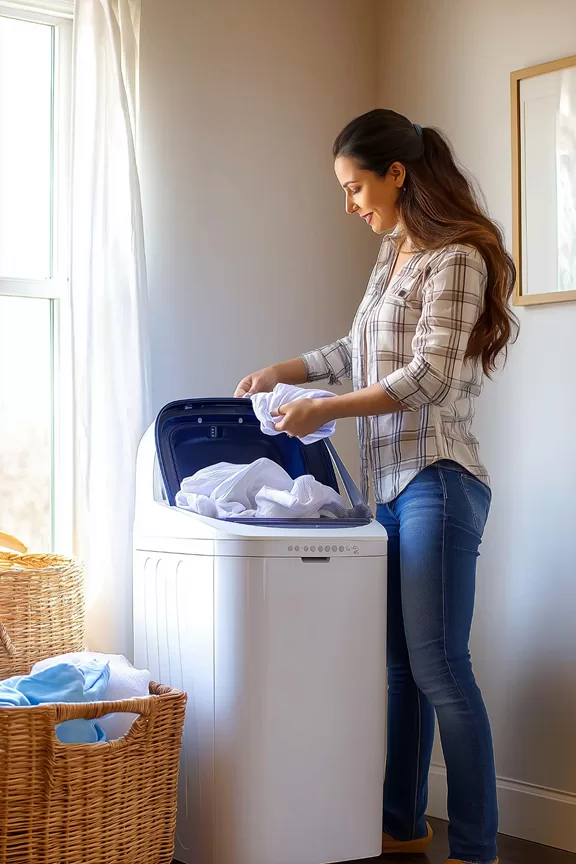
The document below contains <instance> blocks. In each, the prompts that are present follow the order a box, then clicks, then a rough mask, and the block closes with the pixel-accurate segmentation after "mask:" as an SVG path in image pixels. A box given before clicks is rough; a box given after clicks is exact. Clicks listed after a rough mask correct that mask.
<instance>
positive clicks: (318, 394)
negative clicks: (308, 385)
mask: <svg viewBox="0 0 576 864" xmlns="http://www.w3.org/2000/svg"><path fill="white" fill-rule="evenodd" d="M329 396H334V393H329V392H328V391H327V390H305V389H304V388H303V387H293V386H292V385H291V384H277V385H276V387H274V390H272V392H271V393H255V394H254V395H253V396H251V397H250V398H251V399H252V407H253V408H254V413H255V414H256V417H257V418H258V420H259V421H260V428H261V429H262V432H264V434H265V435H280V434H281V432H279V431H278V430H277V429H276V428H275V425H276V423H279V422H280V420H281V419H282V418H281V417H274V416H272V415H273V413H274V412H275V411H278V408H280V406H281V405H286V403H287V402H295V401H296V400H297V399H326V398H327V397H329ZM335 429H336V421H335V420H331V421H330V423H325V424H324V425H323V426H321V427H320V428H319V429H317V430H316V432H312V433H311V434H310V435H305V436H304V438H302V439H301V441H302V443H303V444H314V442H315V441H319V440H320V439H321V438H328V436H330V435H333V434H334V430H335Z"/></svg>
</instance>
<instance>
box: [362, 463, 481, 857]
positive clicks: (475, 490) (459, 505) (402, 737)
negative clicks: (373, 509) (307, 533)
mask: <svg viewBox="0 0 576 864" xmlns="http://www.w3.org/2000/svg"><path fill="white" fill-rule="evenodd" d="M490 500H491V495H490V490H489V489H488V487H487V486H485V485H484V484H483V483H481V482H480V481H479V480H477V479H476V478H475V477H474V476H473V475H472V474H469V473H468V472H467V471H466V470H465V469H464V468H461V467H460V466H459V465H457V464H456V463H454V462H449V461H443V462H437V463H435V464H434V465H431V466H429V467H428V468H425V469H424V470H423V471H422V472H421V473H420V474H418V476H417V477H416V478H415V479H414V480H413V481H412V482H411V483H410V484H409V486H408V487H407V488H406V489H405V490H404V491H403V492H401V494H400V495H399V496H398V497H397V498H396V499H395V500H394V501H392V502H391V503H390V504H379V505H378V509H377V519H378V521H379V522H381V524H382V525H384V527H385V528H386V530H387V532H388V647H387V663H388V755H387V764H386V780H385V784H384V831H385V832H386V833H387V834H390V835H391V836H392V837H394V838H395V839H396V840H412V839H416V838H419V837H424V836H426V818H425V812H426V806H427V798H428V772H429V768H430V758H431V755H432V743H433V738H434V713H436V717H437V718H438V727H439V731H440V738H441V742H442V749H443V752H444V760H445V762H446V772H447V778H448V815H449V819H450V825H449V841H450V856H451V857H452V858H456V859H460V860H462V861H466V862H480V864H488V862H493V861H494V860H495V858H496V856H497V850H496V833H497V829H498V810H497V802H496V776H495V770H494V751H493V746H492V734H491V731H490V723H489V720H488V715H487V713H486V708H485V706H484V702H483V700H482V695H481V693H480V690H479V688H478V685H477V684H476V681H475V679H474V673H473V672H472V664H471V661H470V652H469V649H468V640H469V636H470V626H471V623H472V613H473V608H474V591H475V581H476V559H477V557H478V549H479V546H480V543H481V540H482V533H483V530H484V525H485V523H486V519H487V516H488V511H489V509H490Z"/></svg>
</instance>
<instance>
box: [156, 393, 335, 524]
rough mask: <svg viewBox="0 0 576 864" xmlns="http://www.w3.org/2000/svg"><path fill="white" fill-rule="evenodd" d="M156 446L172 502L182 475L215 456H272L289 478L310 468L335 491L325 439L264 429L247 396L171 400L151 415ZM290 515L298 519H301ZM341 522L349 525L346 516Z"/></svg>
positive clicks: (242, 461)
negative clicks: (270, 432)
mask: <svg viewBox="0 0 576 864" xmlns="http://www.w3.org/2000/svg"><path fill="white" fill-rule="evenodd" d="M156 451H157V454H158V462H159V466H160V472H161V474H162V479H163V481H164V485H165V488H166V494H167V496H168V501H169V502H170V504H171V505H174V504H175V499H176V493H177V492H178V491H179V489H180V485H181V483H182V480H183V479H184V478H185V477H191V476H192V475H193V474H195V473H196V472H197V471H200V469H202V468H207V467H208V466H210V465H215V464H216V463H218V462H232V463H234V464H237V465H246V464H249V463H250V462H254V461H256V459H260V458H267V459H271V460H272V461H273V462H276V463H277V464H278V465H280V466H281V467H282V468H284V470H285V471H286V472H287V473H288V474H289V475H290V476H291V477H292V478H293V479H296V477H300V476H301V475H303V474H311V475H312V476H313V477H315V478H316V480H318V481H319V482H320V483H323V484H324V485H325V486H330V487H332V489H335V490H336V491H338V482H337V479H336V474H335V471H334V466H333V463H332V459H331V458H330V454H329V452H328V449H327V447H326V445H325V443H324V441H319V442H317V443H315V444H309V445H304V444H302V442H301V441H300V440H299V439H298V438H289V437H288V436H287V435H273V436H271V435H264V433H263V432H262V431H261V429H260V423H259V422H258V420H257V419H256V416H255V414H254V411H253V409H252V403H251V402H250V400H249V399H193V400H188V401H181V402H172V403H170V404H169V405H167V406H166V407H165V408H163V409H162V410H161V411H160V413H159V414H158V417H157V419H156ZM238 521H244V520H238ZM250 521H251V522H252V523H253V524H256V523H255V522H254V520H250ZM283 521H286V520H283ZM295 521H299V522H300V524H301V520H295ZM326 521H327V522H330V523H332V522H341V521H342V520H332V519H328V520H326ZM274 524H277V520H274ZM323 524H324V522H323ZM346 524H347V525H350V523H349V521H348V520H346Z"/></svg>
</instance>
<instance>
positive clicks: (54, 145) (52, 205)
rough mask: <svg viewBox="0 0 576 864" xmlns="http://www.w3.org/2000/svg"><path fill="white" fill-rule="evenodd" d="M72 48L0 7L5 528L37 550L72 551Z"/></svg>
mask: <svg viewBox="0 0 576 864" xmlns="http://www.w3.org/2000/svg"><path fill="white" fill-rule="evenodd" d="M32 5H36V4H30V6H32ZM30 6H27V7H26V9H29V8H30ZM70 45H71V21H70V20H69V19H67V18H65V17H57V16H52V15H47V14H44V13H43V12H31V11H25V10H24V9H22V10H20V9H18V7H17V6H16V5H15V4H14V3H12V4H6V5H3V3H2V2H1V0H0V190H1V191H0V531H5V532H8V533H10V534H14V535H15V536H17V537H18V538H19V539H21V540H22V541H23V542H24V543H25V544H26V545H27V546H29V547H30V548H31V549H33V550H39V551H47V550H50V549H51V548H54V546H55V545H58V546H59V548H68V547H69V545H70V542H69V537H67V536H66V533H67V532H66V527H65V526H66V525H69V524H70V519H69V513H67V512H66V502H68V501H69V500H70V497H71V496H70V489H69V488H68V486H69V483H68V479H67V478H69V477H70V476H71V472H70V467H71V466H70V465H69V464H68V456H67V455H66V454H69V453H70V452H71V447H70V437H69V435H67V434H66V433H67V430H68V427H69V424H68V423H67V420H66V417H67V416H68V414H69V411H68V410H67V409H68V408H69V397H68V395H67V394H69V392H70V388H69V384H68V383H67V374H66V373H67V372H69V369H68V370H67V368H66V367H67V364H66V363H65V362H63V361H64V359H65V357H66V348H65V346H66V344H67V340H68V339H69V331H68V284H69V281H68V258H69V250H68V245H69V244H68V234H69V229H68V213H67V211H68V195H69V190H68V175H69V170H68V166H69V129H70V108H69V105H70V100H69V89H70V64H71V51H70Z"/></svg>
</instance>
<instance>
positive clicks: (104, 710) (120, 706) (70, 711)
mask: <svg viewBox="0 0 576 864" xmlns="http://www.w3.org/2000/svg"><path fill="white" fill-rule="evenodd" d="M157 704H158V700H157V698H156V697H154V696H141V697H138V698H137V699H121V700H118V701H117V702H58V703H57V704H55V705H54V708H55V714H56V717H55V719H56V723H65V722H66V720H97V719H98V718H99V717H106V715H107V714H119V713H123V714H140V716H141V717H150V716H152V715H154V714H155V712H156V706H157Z"/></svg>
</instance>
